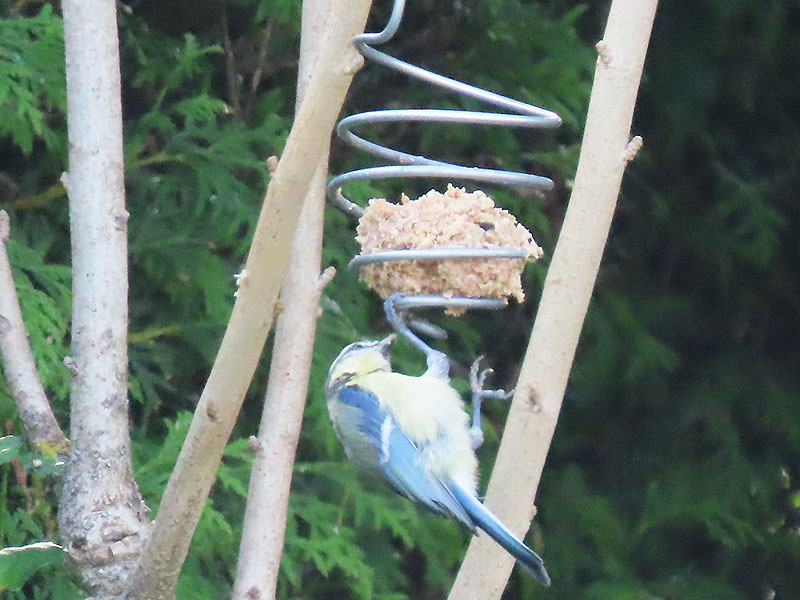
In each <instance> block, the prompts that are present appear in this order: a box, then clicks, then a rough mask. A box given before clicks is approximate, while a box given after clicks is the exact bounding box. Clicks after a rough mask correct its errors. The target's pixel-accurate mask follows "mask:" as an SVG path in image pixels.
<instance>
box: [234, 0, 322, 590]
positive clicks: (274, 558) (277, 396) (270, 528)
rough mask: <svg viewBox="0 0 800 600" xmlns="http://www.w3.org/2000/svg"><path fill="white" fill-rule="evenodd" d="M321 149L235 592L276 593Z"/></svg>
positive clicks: (283, 323) (302, 390) (313, 9)
mask: <svg viewBox="0 0 800 600" xmlns="http://www.w3.org/2000/svg"><path fill="white" fill-rule="evenodd" d="M330 5H331V2H330V0H305V2H303V19H302V31H301V37H300V69H299V74H298V81H297V97H298V105H299V103H300V102H301V101H302V98H303V97H304V95H305V88H306V86H307V85H308V76H309V74H310V73H311V67H312V66H313V64H314V62H315V61H316V59H317V57H318V55H319V51H320V44H319V41H320V40H321V39H323V38H324V34H325V25H326V22H327V21H328V14H329V12H328V11H329V9H330ZM327 171H328V152H327V151H326V152H324V153H323V156H322V157H321V158H320V161H319V164H318V165H317V169H316V171H315V172H314V176H313V178H312V180H311V185H310V186H309V188H308V192H307V193H306V197H305V200H304V201H303V210H302V212H301V213H300V223H301V226H300V227H298V228H297V231H296V232H295V236H294V242H293V244H292V256H291V258H290V260H289V270H288V272H287V273H286V276H285V277H284V280H283V287H282V289H281V304H282V305H283V306H284V309H283V311H282V312H281V314H280V316H279V317H278V322H277V326H276V329H275V345H274V348H273V351H272V362H271V364H270V372H269V384H268V387H267V393H266V397H265V400H264V412H263V415H262V418H261V426H260V428H259V432H258V443H257V445H256V455H255V457H254V459H253V466H252V470H251V474H250V488H249V491H248V494H247V507H246V509H245V515H244V527H243V530H242V540H241V544H240V547H239V561H238V564H237V569H236V581H235V583H234V586H233V595H232V598H233V599H234V600H249V599H251V598H253V597H256V598H260V599H261V600H267V599H268V598H274V597H275V590H276V587H277V583H278V571H279V569H280V564H281V554H282V553H283V543H284V536H285V533H286V512H287V510H288V506H289V488H290V486H291V482H292V466H293V464H294V458H295V453H296V451H297V441H298V438H299V437H300V426H301V424H302V420H303V409H304V407H305V402H306V394H307V392H308V377H309V373H310V371H311V356H312V352H313V347H314V335H315V333H316V326H317V315H318V313H319V297H320V294H321V292H322V287H323V286H322V285H320V284H319V283H320V282H319V280H320V277H319V270H320V263H321V254H322V229H323V223H324V209H325V178H326V175H327Z"/></svg>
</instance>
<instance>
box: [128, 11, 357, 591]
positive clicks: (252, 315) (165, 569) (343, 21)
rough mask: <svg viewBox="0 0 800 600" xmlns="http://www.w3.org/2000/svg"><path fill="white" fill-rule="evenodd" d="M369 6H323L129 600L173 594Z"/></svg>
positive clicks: (354, 59) (263, 330)
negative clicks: (296, 101) (215, 348)
mask: <svg viewBox="0 0 800 600" xmlns="http://www.w3.org/2000/svg"><path fill="white" fill-rule="evenodd" d="M369 5H370V2H369V0H360V1H359V2H353V1H352V0H350V1H348V0H334V2H333V4H332V9H331V24H330V27H328V28H327V33H328V35H326V37H325V40H324V41H323V42H321V48H323V49H324V50H323V51H321V52H320V57H319V60H317V61H316V64H315V66H314V69H313V72H312V75H311V78H310V81H309V83H308V88H307V89H306V94H305V98H304V100H303V102H302V103H301V105H300V108H299V110H298V111H297V115H296V117H295V122H294V126H293V127H292V131H291V133H290V134H289V139H288V140H287V142H286V148H285V150H284V153H283V156H282V158H281V160H280V162H279V163H278V167H277V169H276V171H275V173H274V175H273V177H272V180H271V182H270V184H269V187H268V188H267V196H266V198H265V200H264V206H263V208H262V211H261V215H260V217H259V221H258V225H257V227H256V232H255V235H254V238H253V244H252V246H251V249H250V254H249V257H248V260H247V264H246V266H245V271H244V273H243V275H242V277H241V278H240V280H239V284H240V287H239V293H238V296H237V299H236V303H235V304H234V307H233V314H232V315H231V320H230V322H229V323H228V328H227V330H226V332H225V336H224V338H223V340H222V345H221V347H220V350H219V353H218V355H217V358H216V360H215V362H214V367H213V368H212V371H211V374H210V376H209V379H208V382H207V384H206V387H205V389H204V390H203V393H202V395H201V397H200V402H199V404H198V407H197V410H196V411H195V414H194V418H193V419H192V424H191V426H190V428H189V432H188V434H187V437H186V441H185V442H184V446H183V448H182V449H181V454H180V456H179V457H178V462H177V464H176V465H175V470H174V471H173V473H172V475H171V477H170V479H169V482H168V483H167V488H166V490H165V492H164V496H163V498H162V500H161V506H160V508H159V511H158V516H157V518H156V520H155V524H154V528H153V536H152V538H151V539H150V542H149V544H148V546H147V548H146V550H145V553H144V555H143V556H142V560H141V562H140V564H139V567H138V569H137V573H136V578H135V582H134V589H133V591H132V592H131V596H130V597H131V598H136V599H167V600H170V599H171V598H173V597H174V590H175V583H176V581H177V578H178V574H179V572H180V568H181V565H182V564H183V561H184V559H185V557H186V553H187V552H188V549H189V543H190V541H191V538H192V535H193V533H194V530H195V527H196V525H197V521H198V520H199V518H200V514H201V512H202V509H203V506H204V505H205V501H206V498H207V497H208V493H209V490H210V488H211V484H212V482H213V481H214V476H215V473H216V469H217V466H218V464H219V460H220V457H221V456H222V452H223V450H224V448H225V443H226V442H227V440H228V437H229V436H230V432H231V429H232V428H233V424H234V422H235V419H236V415H237V413H238V411H239V408H240V406H241V403H242V400H243V399H244V395H245V392H246V391H247V388H248V386H249V384H250V380H251V378H252V376H253V373H254V371H255V368H256V365H257V363H258V359H259V356H260V354H261V350H262V349H263V346H264V341H265V340H266V336H267V333H268V332H269V330H270V327H271V325H272V318H273V314H274V311H275V304H276V301H277V297H278V291H279V288H280V283H281V279H282V278H283V276H284V273H285V271H286V266H287V264H288V260H289V254H290V250H291V241H292V238H293V235H294V231H295V228H296V226H297V221H298V218H299V214H300V209H301V206H302V203H301V202H299V201H298V200H299V199H300V198H303V197H304V195H305V194H306V191H307V190H308V187H309V182H310V180H311V177H312V175H313V172H314V170H315V169H316V167H317V165H318V164H319V162H320V160H321V157H322V156H323V155H324V153H325V152H326V151H327V148H328V145H329V142H330V134H331V131H332V130H333V125H334V121H335V120H336V117H337V115H338V113H339V110H340V108H341V105H342V102H343V100H344V96H345V93H346V91H347V88H348V87H349V85H350V81H351V79H352V76H353V74H354V73H355V72H356V70H357V69H358V67H359V66H360V65H361V62H362V61H361V57H360V56H359V55H358V54H357V53H356V51H355V49H354V48H353V45H352V40H353V37H354V36H355V35H357V34H358V33H361V32H362V31H363V29H364V23H365V21H366V17H367V12H368V10H369Z"/></svg>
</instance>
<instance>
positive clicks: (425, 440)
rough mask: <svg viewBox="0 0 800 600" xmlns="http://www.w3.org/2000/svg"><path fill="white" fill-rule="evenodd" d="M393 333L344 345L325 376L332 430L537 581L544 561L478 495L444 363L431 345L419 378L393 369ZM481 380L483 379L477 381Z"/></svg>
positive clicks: (463, 422) (468, 434)
mask: <svg viewBox="0 0 800 600" xmlns="http://www.w3.org/2000/svg"><path fill="white" fill-rule="evenodd" d="M395 339H396V335H395V334H392V335H390V336H388V337H386V338H384V339H382V340H378V341H374V340H366V341H360V342H355V343H353V344H350V345H348V346H346V347H345V348H344V349H343V350H342V351H341V352H340V353H339V356H338V357H337V358H336V359H335V360H334V361H333V363H332V364H331V367H330V370H329V372H328V377H327V380H326V381H325V394H326V396H327V399H328V412H329V413H330V417H331V421H332V423H333V428H334V431H335V432H336V435H337V437H338V438H339V440H340V441H341V443H342V446H343V447H344V451H345V454H346V456H347V458H348V460H349V461H350V462H351V463H352V464H354V465H355V466H356V467H357V468H359V469H361V470H363V471H367V472H373V473H375V472H377V473H378V474H380V475H383V477H384V478H385V479H386V481H387V482H388V483H389V485H390V486H391V487H392V488H394V490H395V491H396V492H398V493H399V494H400V495H402V496H406V497H407V498H409V499H411V500H413V501H416V502H419V503H421V504H422V505H423V506H425V507H427V508H428V509H430V510H431V511H433V512H434V513H437V514H439V515H442V516H445V517H449V518H453V519H456V520H457V521H460V522H461V523H463V524H464V525H466V526H467V527H468V528H469V529H470V530H471V531H472V533H473V534H477V533H478V531H477V530H478V529H481V530H483V531H485V532H486V533H487V534H488V535H489V536H490V537H491V538H492V539H494V540H495V541H496V542H497V543H498V544H500V546H502V547H503V548H504V549H505V550H506V551H507V552H508V553H509V554H511V555H512V556H513V557H514V558H515V559H516V560H517V562H519V564H520V565H521V566H522V567H523V568H525V570H527V571H528V572H529V573H530V574H531V575H533V577H534V578H536V579H537V580H538V581H540V582H541V583H542V584H544V585H546V586H549V585H550V576H549V575H548V573H547V570H546V569H545V567H544V562H543V561H542V559H541V558H540V557H539V555H538V554H536V553H535V552H534V551H533V550H531V549H530V548H529V547H528V546H526V545H525V543H524V542H523V541H522V540H520V539H519V538H518V537H517V536H516V535H514V533H512V532H511V530H510V529H509V528H508V527H506V526H505V525H504V524H503V523H502V522H501V521H500V520H499V519H498V518H497V517H496V516H495V515H494V514H493V513H492V512H491V511H490V510H489V509H488V508H486V506H484V504H483V503H482V502H481V501H480V499H479V498H478V494H477V491H476V487H477V472H478V461H477V458H476V456H475V447H477V446H478V445H480V441H479V440H477V441H476V439H475V435H474V433H475V432H474V431H471V430H470V427H469V415H467V413H466V412H465V410H464V403H463V400H462V399H461V396H460V394H459V393H458V392H457V391H456V390H455V389H454V388H453V387H452V386H451V385H450V380H449V361H448V359H447V357H446V356H445V355H444V354H442V353H441V352H438V351H435V350H431V353H429V354H428V369H427V371H426V372H425V373H423V374H422V375H420V376H410V375H404V374H402V373H395V372H393V371H392V366H391V345H392V343H393V342H394V340H395ZM481 382H482V379H481Z"/></svg>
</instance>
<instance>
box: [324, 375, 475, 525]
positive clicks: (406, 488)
mask: <svg viewBox="0 0 800 600" xmlns="http://www.w3.org/2000/svg"><path fill="white" fill-rule="evenodd" d="M339 401H340V402H341V403H342V404H344V405H345V406H347V407H348V408H350V409H351V410H352V409H357V412H355V413H354V414H357V419H358V425H357V429H358V430H359V432H360V433H361V434H362V435H363V436H364V437H365V438H366V439H362V440H358V441H357V445H358V446H361V447H362V449H363V447H364V443H363V442H364V441H366V440H369V444H368V445H367V446H369V447H370V451H373V449H374V452H375V455H374V457H373V458H374V459H376V460H377V468H378V470H380V471H381V473H383V475H384V476H385V477H386V479H387V480H388V481H389V483H390V484H391V485H392V487H393V488H394V489H395V490H396V491H397V492H399V493H400V494H402V495H404V496H407V497H408V498H411V499H412V500H416V501H417V502H421V503H422V504H424V505H425V506H427V507H428V508H429V509H431V510H432V511H434V512H437V513H439V514H444V515H446V516H451V517H455V518H456V519H458V520H459V521H461V522H462V523H464V524H465V525H467V526H468V527H469V528H470V529H473V530H474V529H475V524H474V522H473V520H472V518H471V517H470V516H469V515H468V514H467V512H466V511H465V510H464V508H463V507H462V506H461V503H460V502H458V500H456V498H455V497H454V496H453V494H452V492H451V491H450V489H449V488H448V486H447V485H445V484H444V483H443V482H442V481H440V480H439V479H437V478H436V477H434V476H432V475H431V474H430V473H428V472H426V470H425V469H424V468H423V466H422V461H421V460H420V455H421V453H420V449H419V448H418V447H417V445H416V444H415V443H414V442H413V441H412V440H411V439H410V438H409V437H408V436H407V435H406V434H405V433H404V432H403V431H402V430H401V429H400V428H399V427H398V425H397V423H396V422H395V420H394V417H393V415H392V414H391V411H389V410H386V409H384V408H383V407H381V404H380V401H379V400H378V397H377V396H376V395H375V394H374V393H373V392H371V391H370V390H368V389H365V388H363V387H361V386H359V385H346V386H344V387H343V388H342V389H341V390H340V392H339ZM343 441H344V440H343ZM346 443H347V442H345V444H346ZM362 451H363V450H362ZM370 462H373V461H372V460H370Z"/></svg>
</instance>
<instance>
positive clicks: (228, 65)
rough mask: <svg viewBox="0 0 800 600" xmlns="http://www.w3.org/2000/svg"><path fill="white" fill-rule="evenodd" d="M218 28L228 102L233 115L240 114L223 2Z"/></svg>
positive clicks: (225, 4)
mask: <svg viewBox="0 0 800 600" xmlns="http://www.w3.org/2000/svg"><path fill="white" fill-rule="evenodd" d="M219 27H220V33H221V35H222V51H223V52H224V55H225V56H224V58H225V81H226V83H227V86H228V101H229V102H230V103H231V108H232V109H233V112H234V114H236V115H241V114H242V104H241V102H240V101H239V86H238V85H236V64H235V63H234V57H233V47H232V46H231V35H230V29H229V27H228V3H227V2H225V0H220V2H219Z"/></svg>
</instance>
